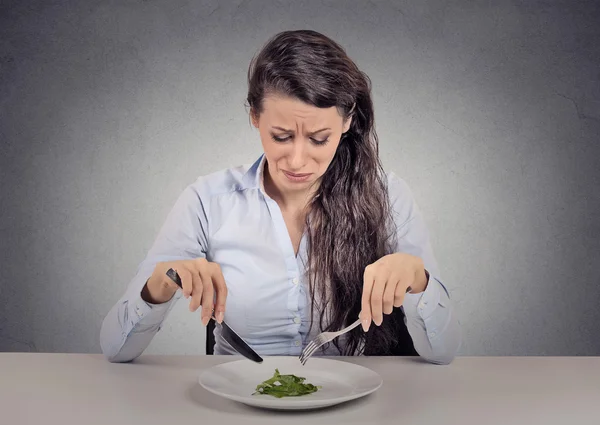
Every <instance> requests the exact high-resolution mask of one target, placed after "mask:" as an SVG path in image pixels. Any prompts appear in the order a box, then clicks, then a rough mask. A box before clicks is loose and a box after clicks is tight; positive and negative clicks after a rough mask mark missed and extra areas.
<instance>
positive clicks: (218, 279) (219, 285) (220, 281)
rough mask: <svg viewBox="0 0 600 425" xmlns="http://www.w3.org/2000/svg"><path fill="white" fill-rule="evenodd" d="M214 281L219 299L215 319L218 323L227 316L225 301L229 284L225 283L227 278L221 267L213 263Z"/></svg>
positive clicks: (216, 304)
mask: <svg viewBox="0 0 600 425" xmlns="http://www.w3.org/2000/svg"><path fill="white" fill-rule="evenodd" d="M211 277H212V281H213V285H214V287H215V291H216V292H217V300H216V303H215V319H217V322H218V323H221V322H222V321H223V318H224V317H225V302H226V300H227V285H226V284H225V278H224V277H223V273H222V272H221V267H219V265H218V264H216V263H213V270H212V275H211Z"/></svg>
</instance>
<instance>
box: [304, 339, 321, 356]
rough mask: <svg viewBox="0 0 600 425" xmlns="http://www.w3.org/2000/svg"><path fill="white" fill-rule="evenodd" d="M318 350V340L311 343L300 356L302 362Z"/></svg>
mask: <svg viewBox="0 0 600 425" xmlns="http://www.w3.org/2000/svg"><path fill="white" fill-rule="evenodd" d="M317 348H319V346H318V345H317V343H316V340H313V341H311V342H310V344H308V345H307V346H306V348H305V349H304V350H303V351H302V356H300V361H304V360H305V359H307V358H308V357H310V356H311V355H312V353H314V352H315V350H316V349H317Z"/></svg>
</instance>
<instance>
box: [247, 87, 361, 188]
mask: <svg viewBox="0 0 600 425" xmlns="http://www.w3.org/2000/svg"><path fill="white" fill-rule="evenodd" d="M350 122H351V119H348V120H346V122H344V119H343V117H342V116H341V115H340V114H339V112H338V110H337V108H336V107H335V106H332V107H330V108H317V107H316V106H312V105H309V104H306V103H304V102H302V101H300V100H297V99H293V98H289V97H281V96H267V97H265V99H264V101H263V112H262V113H261V114H260V117H258V119H256V118H255V117H254V116H253V119H252V123H253V124H254V126H255V127H256V128H258V130H259V132H260V138H261V140H262V145H263V149H264V151H265V156H266V158H267V163H268V167H269V175H270V176H271V179H272V181H273V183H274V184H275V186H276V187H277V188H278V189H279V190H280V191H284V192H296V191H303V190H307V189H308V188H309V187H310V186H311V185H312V184H313V183H315V181H317V180H318V179H319V178H320V177H321V176H322V175H323V174H324V173H325V171H327V167H329V164H330V163H331V161H332V160H333V157H334V155H335V152H336V150H337V147H338V145H339V143H340V139H341V137H342V134H343V133H345V132H346V131H348V129H349V128H350Z"/></svg>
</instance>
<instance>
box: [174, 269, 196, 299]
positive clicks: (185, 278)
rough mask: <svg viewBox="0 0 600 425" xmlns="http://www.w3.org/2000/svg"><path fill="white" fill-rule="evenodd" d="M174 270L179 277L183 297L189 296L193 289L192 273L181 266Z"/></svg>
mask: <svg viewBox="0 0 600 425" xmlns="http://www.w3.org/2000/svg"><path fill="white" fill-rule="evenodd" d="M175 271H176V272H177V274H178V275H179V277H180V278H181V290H182V291H183V296H184V297H185V298H189V297H190V295H192V291H193V289H194V283H193V280H192V273H191V272H190V271H189V270H188V269H186V268H185V267H183V266H178V267H177V270H175Z"/></svg>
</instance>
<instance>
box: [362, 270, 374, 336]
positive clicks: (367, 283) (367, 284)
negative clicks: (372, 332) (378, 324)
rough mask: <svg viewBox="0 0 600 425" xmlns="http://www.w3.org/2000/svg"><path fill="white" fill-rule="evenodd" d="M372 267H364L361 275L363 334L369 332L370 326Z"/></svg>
mask: <svg viewBox="0 0 600 425" xmlns="http://www.w3.org/2000/svg"><path fill="white" fill-rule="evenodd" d="M373 283H374V279H373V267H372V266H370V265H369V266H367V267H365V273H364V275H363V292H362V300H361V312H360V315H361V320H362V328H363V330H364V331H365V332H367V331H368V330H369V327H370V326H371V320H372V317H373V316H371V292H372V291H373Z"/></svg>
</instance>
